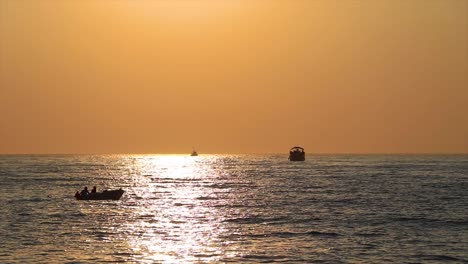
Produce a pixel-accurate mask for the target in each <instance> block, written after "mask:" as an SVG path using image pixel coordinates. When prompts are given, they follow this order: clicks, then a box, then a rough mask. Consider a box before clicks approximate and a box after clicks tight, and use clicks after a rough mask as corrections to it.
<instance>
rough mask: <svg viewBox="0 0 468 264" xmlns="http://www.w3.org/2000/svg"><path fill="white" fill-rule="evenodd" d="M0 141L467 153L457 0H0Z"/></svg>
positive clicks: (467, 19)
mask: <svg viewBox="0 0 468 264" xmlns="http://www.w3.org/2000/svg"><path fill="white" fill-rule="evenodd" d="M0 113H1V115H0V153H187V154H188V153H189V152H190V151H191V150H192V146H194V147H195V148H196V149H197V150H198V151H199V153H201V154H203V153H272V152H273V153H287V152H288V150H289V148H290V147H292V146H294V145H300V146H303V147H304V148H305V149H306V152H309V153H460V152H463V153H467V152H468V1H465V0H410V1H408V0H379V1H375V0H361V1H360V0H347V1H346V0H336V1H334V0H303V1H300V0H291V1H287V0H271V1H263V0H258V1H255V0H226V1H223V0H206V1H203V0H198V1H197V0H185V1H184V0H166V1H157V0H155V1H145V0H140V1H130V0H81V1H72V0H49V1H46V0H31V1H28V0H0Z"/></svg>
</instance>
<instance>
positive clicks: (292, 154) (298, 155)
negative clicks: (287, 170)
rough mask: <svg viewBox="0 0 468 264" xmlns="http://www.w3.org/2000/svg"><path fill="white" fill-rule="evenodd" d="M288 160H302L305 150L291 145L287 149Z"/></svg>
mask: <svg viewBox="0 0 468 264" xmlns="http://www.w3.org/2000/svg"><path fill="white" fill-rule="evenodd" d="M289 160H290V161H304V160H305V152H304V149H303V148H301V147H297V146H296V147H293V148H291V149H290V150H289Z"/></svg>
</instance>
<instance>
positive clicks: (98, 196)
mask: <svg viewBox="0 0 468 264" xmlns="http://www.w3.org/2000/svg"><path fill="white" fill-rule="evenodd" d="M124 192H125V191H124V190H122V188H120V189H118V190H110V191H108V190H104V191H102V192H97V193H90V194H88V195H86V196H81V195H80V193H79V192H76V193H75V198H76V199H77V200H119V199H120V197H122V195H123V194H124Z"/></svg>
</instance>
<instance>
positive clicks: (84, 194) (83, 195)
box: [80, 187, 89, 197]
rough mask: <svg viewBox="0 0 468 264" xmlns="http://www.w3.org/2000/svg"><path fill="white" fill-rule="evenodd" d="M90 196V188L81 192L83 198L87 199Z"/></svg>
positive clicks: (85, 188)
mask: <svg viewBox="0 0 468 264" xmlns="http://www.w3.org/2000/svg"><path fill="white" fill-rule="evenodd" d="M88 195H89V191H88V187H84V189H83V190H82V191H81V192H80V196H81V197H86V196H88Z"/></svg>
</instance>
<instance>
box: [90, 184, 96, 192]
mask: <svg viewBox="0 0 468 264" xmlns="http://www.w3.org/2000/svg"><path fill="white" fill-rule="evenodd" d="M91 193H93V194H94V193H96V186H93V189H92V190H91Z"/></svg>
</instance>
